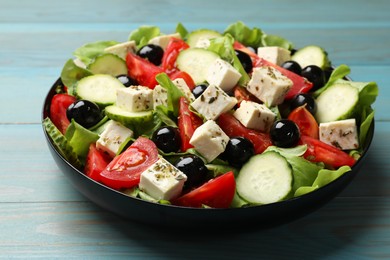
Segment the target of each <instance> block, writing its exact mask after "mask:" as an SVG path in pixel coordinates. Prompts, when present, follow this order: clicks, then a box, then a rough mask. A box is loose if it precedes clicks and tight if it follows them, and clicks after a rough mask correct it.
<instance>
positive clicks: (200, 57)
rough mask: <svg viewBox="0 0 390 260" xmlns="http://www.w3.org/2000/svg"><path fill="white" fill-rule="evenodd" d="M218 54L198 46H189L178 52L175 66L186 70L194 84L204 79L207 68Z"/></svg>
mask: <svg viewBox="0 0 390 260" xmlns="http://www.w3.org/2000/svg"><path fill="white" fill-rule="evenodd" d="M218 58H219V56H218V54H216V53H214V52H212V51H208V50H205V49H199V48H189V49H186V50H184V51H182V52H180V54H179V56H178V57H177V60H176V63H177V67H178V68H179V69H180V70H182V71H185V72H187V73H188V74H189V75H190V76H191V77H192V79H193V80H194V82H195V83H196V84H199V83H202V82H205V81H206V75H207V70H208V68H209V67H210V65H211V64H212V63H213V62H214V61H215V60H216V59H218Z"/></svg>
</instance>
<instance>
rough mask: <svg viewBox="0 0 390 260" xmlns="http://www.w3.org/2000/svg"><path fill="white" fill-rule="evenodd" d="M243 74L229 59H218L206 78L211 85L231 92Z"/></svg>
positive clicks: (211, 66)
mask: <svg viewBox="0 0 390 260" xmlns="http://www.w3.org/2000/svg"><path fill="white" fill-rule="evenodd" d="M240 78H241V74H240V73H239V72H238V71H237V70H236V69H235V68H234V67H233V66H232V65H231V64H230V63H229V62H227V61H225V60H223V59H220V58H218V59H216V60H215V61H214V63H212V64H211V65H210V67H209V68H208V70H207V74H206V80H207V82H208V83H209V84H210V85H216V86H218V87H220V88H221V89H223V90H224V91H226V92H229V91H231V90H232V89H233V87H234V86H235V85H236V84H237V82H238V80H239V79H240Z"/></svg>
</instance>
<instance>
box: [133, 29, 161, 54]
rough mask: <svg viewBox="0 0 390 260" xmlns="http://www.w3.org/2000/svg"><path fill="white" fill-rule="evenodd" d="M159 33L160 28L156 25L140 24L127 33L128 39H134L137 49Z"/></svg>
mask: <svg viewBox="0 0 390 260" xmlns="http://www.w3.org/2000/svg"><path fill="white" fill-rule="evenodd" d="M159 35H160V28H159V27H157V26H146V25H145V26H141V27H139V28H137V29H135V30H134V31H132V32H131V33H130V35H129V41H135V43H136V44H137V49H139V48H141V47H142V46H144V45H146V44H148V42H149V41H150V40H151V39H153V38H154V37H156V36H159Z"/></svg>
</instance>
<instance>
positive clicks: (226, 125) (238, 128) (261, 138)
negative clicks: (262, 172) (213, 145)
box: [217, 113, 272, 154]
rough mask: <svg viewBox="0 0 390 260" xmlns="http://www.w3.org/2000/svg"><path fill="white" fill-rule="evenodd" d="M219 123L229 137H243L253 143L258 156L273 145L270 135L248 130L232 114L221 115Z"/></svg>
mask: <svg viewBox="0 0 390 260" xmlns="http://www.w3.org/2000/svg"><path fill="white" fill-rule="evenodd" d="M217 123H218V125H219V126H220V127H221V129H222V130H223V131H224V132H225V133H226V134H227V135H228V136H229V137H237V136H241V137H245V138H246V139H248V140H249V141H251V142H252V144H253V146H254V148H255V153H256V154H259V153H262V152H264V150H265V149H267V147H268V146H271V145H272V142H271V138H270V136H269V134H267V133H262V132H259V131H256V130H253V129H249V128H246V127H245V126H243V125H242V124H241V123H240V121H238V120H237V119H236V118H235V117H234V116H233V115H232V114H229V113H224V114H221V115H220V116H219V117H218V119H217Z"/></svg>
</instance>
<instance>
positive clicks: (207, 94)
mask: <svg viewBox="0 0 390 260" xmlns="http://www.w3.org/2000/svg"><path fill="white" fill-rule="evenodd" d="M236 104H237V99H236V98H234V97H230V96H229V95H228V94H226V92H225V91H223V90H222V89H221V88H219V87H217V86H215V85H209V86H208V87H207V88H206V90H205V91H204V92H203V93H202V95H200V96H199V97H198V98H197V99H195V101H194V102H192V103H191V106H192V107H193V108H194V109H195V110H196V111H197V112H198V113H200V114H201V115H203V116H204V118H206V119H207V120H214V119H216V118H217V117H218V116H219V115H220V114H222V113H225V112H227V111H229V110H230V109H232V108H233V107H234V106H235V105H236Z"/></svg>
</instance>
